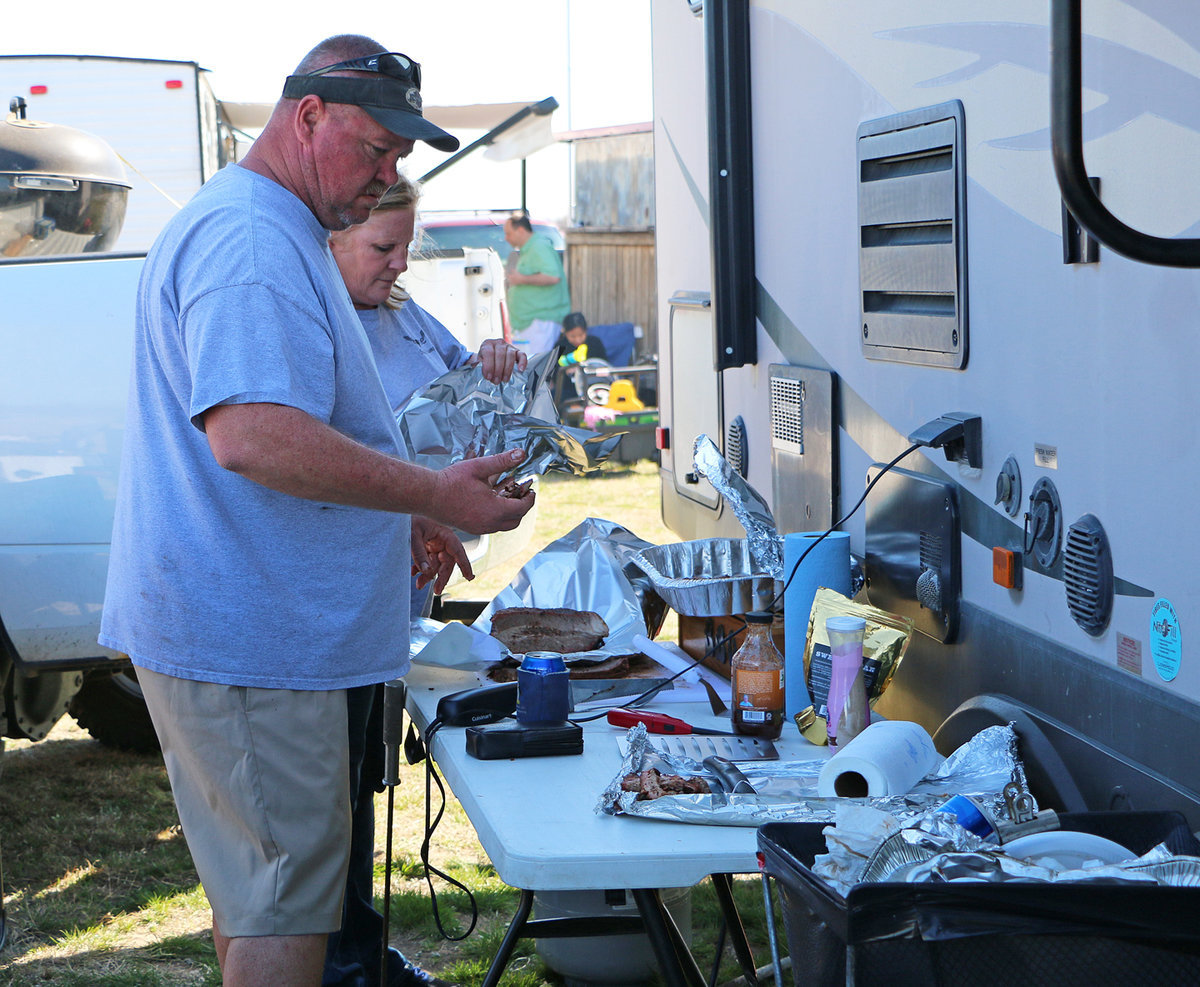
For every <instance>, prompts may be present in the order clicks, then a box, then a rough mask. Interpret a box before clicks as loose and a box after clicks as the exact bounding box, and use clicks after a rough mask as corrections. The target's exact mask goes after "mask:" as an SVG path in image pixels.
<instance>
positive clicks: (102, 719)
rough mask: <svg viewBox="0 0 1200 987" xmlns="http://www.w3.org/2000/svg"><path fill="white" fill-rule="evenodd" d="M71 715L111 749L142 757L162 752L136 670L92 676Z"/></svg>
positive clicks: (80, 691)
mask: <svg viewBox="0 0 1200 987" xmlns="http://www.w3.org/2000/svg"><path fill="white" fill-rule="evenodd" d="M67 712H69V713H70V714H71V716H73V717H74V718H75V722H76V723H78V724H79V725H80V726H81V727H83V729H85V730H86V731H87V732H88V733H90V734H91V735H92V736H93V737H95V738H96V739H97V740H98V741H100V743H102V744H104V745H105V746H107V747H116V748H118V749H120V750H126V751H136V752H138V753H142V754H150V753H153V752H155V751H157V750H160V747H159V744H158V734H156V733H155V732H154V724H153V723H152V722H151V721H150V711H149V710H148V709H146V700H145V699H144V698H143V696H142V689H141V686H139V685H138V680H137V672H136V671H135V670H134V669H133V668H123V669H118V670H116V671H109V670H108V669H104V670H100V671H92V672H88V674H87V675H86V676H84V679H83V687H82V688H81V689H80V690H79V692H77V693H76V694H75V697H74V698H73V699H72V700H71V705H70V706H69V707H68V708H67Z"/></svg>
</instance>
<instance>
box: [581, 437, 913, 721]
mask: <svg viewBox="0 0 1200 987" xmlns="http://www.w3.org/2000/svg"><path fill="white" fill-rule="evenodd" d="M927 444H928V443H925V442H914V443H913V444H912V445H910V446H909V447H908V448H907V449H905V450H904V451H903V452H902V453H900V455H898V456H897V457H896V458H895V459H893V460H892V461H891V462H890V463H888V464H887V465H886V466H884V467H883V469H881V470H880V471H879V472H878V473H877V474H876V475H875V477H874V478H873V479H872V480H871V482H870V483H868V484H867V486H866V489H865V490H863V492H862V496H861V497H859V498H858V501H857V502H856V503H855V505H854V506H853V507H852V508H850V510H849V511H847V512H846V514H845V515H844V516H843V517H842V518H840V519H839V520H837V521H835V522H834V523H833V524H832V525H830V526H829V527H828V528H826V529H825V531H823V532H822V533H821V535H820V537H818V538H814V539H813V540H812V541H811V542H810V543H809V544H808V547H807V548H805V549H804V552H803V553H802V554H801V555H800V558H798V559H797V560H796V564H795V565H793V566H792V571H791V572H790V573H788V577H787V580H786V581H785V582H784V584H783V588H782V589H781V590H780V591H779V592H778V593H776V594H775V597H774V598H773V599H772V600H771V602H770V603H769V604H768V605H767V607H766V609H767V610H768V611H772V612H773V611H774V610H775V608H776V607H777V606H778V605H779V602H780V601H781V600H782V599H783V598H784V594H785V593H786V592H787V588H788V587H789V586H790V585H791V584H792V580H793V579H794V578H795V577H796V573H797V572H798V571H799V570H800V565H801V563H803V562H804V560H805V559H806V558H808V553H809V552H811V551H812V550H813V549H814V548H816V547H817V546H818V545H819V544H820V543H821V542H822V541H824V540H825V539H826V538H828V537H829V536H830V535H831V534H833V533H834V532H835V531H836V530H837V529H838V528H840V527H841V526H842V525H843V524H845V523H846V522H847V521H849V520H850V518H852V517H853V516H854V515H855V513H856V512H857V511H858V509H859V508H860V507H862V505H863V503H864V502H865V501H866V499H867V494H869V493H870V492H871V490H872V488H874V486H875V484H877V483H878V482H879V481H880V479H881V478H882V477H883V475H884V473H887V472H888V471H889V470H891V469H892V467H894V466H895V465H896V464H897V463H899V462H900V460H902V459H904V457H905V456H908V455H910V454H912V453H913V452H915V451H916V450H917V449H920V448H921V447H922V446H924V445H927ZM745 628H746V623H745V621H742V626H741V627H737V628H735V629H734V630H732V631H730V632H729V633H728V634H726V635H725V636H724V637H721V638H718V639H717V640H716V641H714V642H713V643H712V644H711V645H710V646H709V647H708V649H707V650H706V651H705V652H704V654H703V655H702V656H701V657H699V658H693V659H692V662H691V664H690V665H687V666H685V667H684V668H682V669H680V670H679V671H678V672H676V673H675V674H674V675H671V676H669V677H668V678H665V679H663V680H661V681H660V682H658V683H656V684H655V685H654V686H653V687H652V688H650V689H647V690H646V691H645V692H643V693H641V695H638V696H635V697H634V698H633V699H630V700H629V701H628V702H626V703H622V704H621V706H620V707H618V706H614V707H612V708H613V709H618V708H621V707H630V706H636V705H638V704H639V703H644V702H646V701H647V700H648V699H650V697H651V696H653V695H654V694H655V693H657V692H658V691H659V690H661V689H664V688H666V687H667V685H668V684H670V683H671V682H674V681H675V679H677V678H679V676H681V675H686V674H687V673H688V672H690V671H691V670H692V669H693V668H695V667H696V666H697V665H699V664H701V663H702V662H704V661H705V660H707V659H708V658H710V657H712V655H714V654H716V652H717V651H718V650H719V649H720V648H722V647H724V646H725V645H726V644H727V643H728V642H730V641H732V640H733V639H734V638H736V637H737V636H738V635H739V634H740V633H742V631H743V630H745ZM608 713H609V711H608V710H607V709H606V710H602V711H600V712H599V713H596V714H594V715H592V716H578V717H573V718H572V720H571V722H572V723H590V722H591V721H592V720H598V719H600V718H601V717H604V716H607V715H608Z"/></svg>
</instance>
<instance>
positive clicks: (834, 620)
mask: <svg viewBox="0 0 1200 987" xmlns="http://www.w3.org/2000/svg"><path fill="white" fill-rule="evenodd" d="M825 629H826V630H827V631H840V632H841V633H843V634H853V633H854V632H855V631H865V630H866V629H867V622H866V621H865V620H864V619H863V618H862V617H851V616H849V615H847V614H839V615H838V616H836V617H827V618H826V620H825Z"/></svg>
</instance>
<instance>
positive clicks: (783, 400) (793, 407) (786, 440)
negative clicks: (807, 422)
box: [771, 377, 804, 456]
mask: <svg viewBox="0 0 1200 987" xmlns="http://www.w3.org/2000/svg"><path fill="white" fill-rule="evenodd" d="M771 445H772V446H773V447H774V448H776V449H784V450H786V451H787V452H794V453H795V454H796V455H797V456H803V455H804V382H803V381H801V380H797V379H795V378H792V377H772V378H771Z"/></svg>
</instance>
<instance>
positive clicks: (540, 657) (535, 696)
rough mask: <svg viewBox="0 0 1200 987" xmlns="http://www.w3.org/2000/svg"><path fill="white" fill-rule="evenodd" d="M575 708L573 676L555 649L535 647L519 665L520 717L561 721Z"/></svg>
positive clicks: (518, 711)
mask: <svg viewBox="0 0 1200 987" xmlns="http://www.w3.org/2000/svg"><path fill="white" fill-rule="evenodd" d="M570 712H571V676H570V673H569V672H568V671H567V665H566V662H564V661H563V657H562V655H560V654H556V653H555V652H553V651H531V652H529V654H527V655H526V656H525V660H524V661H522V662H521V667H520V668H518V669H517V721H518V722H519V723H531V724H533V723H561V722H562V721H563V720H565V719H566V718H567V714H568V713H570Z"/></svg>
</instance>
